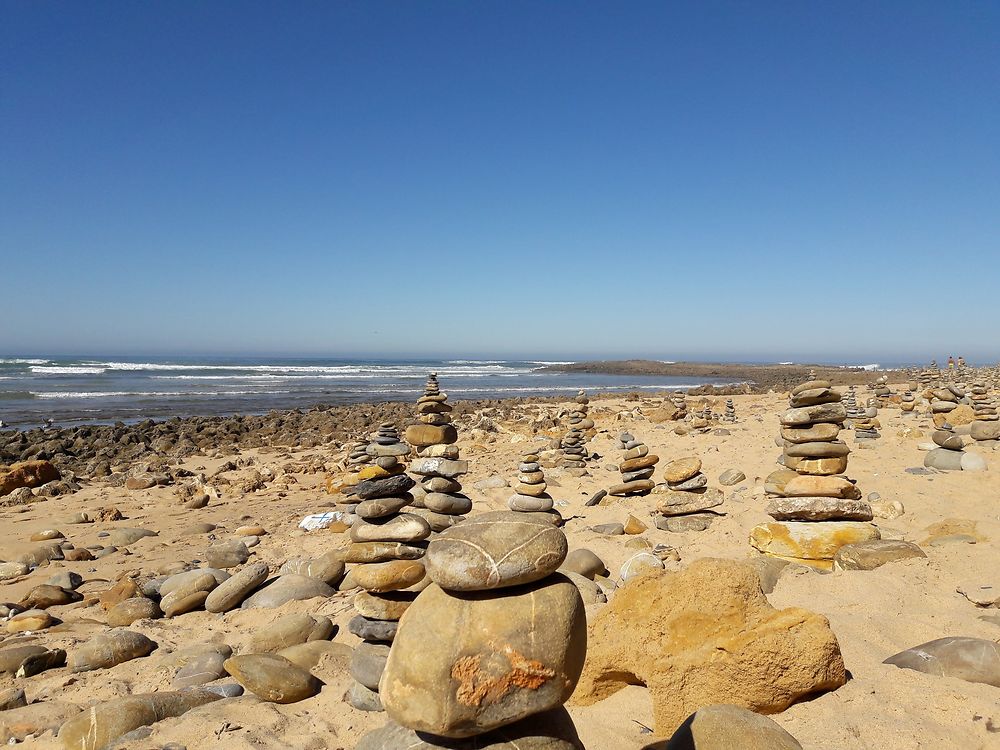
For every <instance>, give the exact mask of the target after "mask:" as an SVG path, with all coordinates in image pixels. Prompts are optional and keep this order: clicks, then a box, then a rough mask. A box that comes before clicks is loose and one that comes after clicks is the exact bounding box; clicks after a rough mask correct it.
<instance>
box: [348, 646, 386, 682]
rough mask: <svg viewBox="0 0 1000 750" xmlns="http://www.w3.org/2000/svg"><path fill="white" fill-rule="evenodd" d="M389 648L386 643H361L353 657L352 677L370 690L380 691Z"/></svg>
mask: <svg viewBox="0 0 1000 750" xmlns="http://www.w3.org/2000/svg"><path fill="white" fill-rule="evenodd" d="M388 658H389V646H387V645H386V644H384V643H367V642H365V643H360V644H358V646H357V647H356V648H355V649H354V653H353V654H352V655H351V676H352V677H353V678H354V679H355V680H357V681H358V682H360V683H361V684H362V685H364V686H365V687H366V688H368V689H369V690H378V681H379V679H380V678H381V677H382V672H383V671H385V662H386V660H387V659H388Z"/></svg>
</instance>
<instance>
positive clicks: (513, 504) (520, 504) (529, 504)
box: [507, 495, 554, 513]
mask: <svg viewBox="0 0 1000 750" xmlns="http://www.w3.org/2000/svg"><path fill="white" fill-rule="evenodd" d="M553 505H554V503H553V501H552V498H551V497H530V496H528V495H511V496H510V498H508V500H507V507H508V508H510V509H511V510H513V511H518V512H521V513H540V512H545V511H549V510H552V507H553Z"/></svg>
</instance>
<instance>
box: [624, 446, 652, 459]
mask: <svg viewBox="0 0 1000 750" xmlns="http://www.w3.org/2000/svg"><path fill="white" fill-rule="evenodd" d="M648 453H649V448H648V447H647V446H645V445H637V446H636V447H635V448H629V449H628V450H627V451H625V456H624V458H625V459H626V460H629V459H632V458H642V457H643V456H645V455H648Z"/></svg>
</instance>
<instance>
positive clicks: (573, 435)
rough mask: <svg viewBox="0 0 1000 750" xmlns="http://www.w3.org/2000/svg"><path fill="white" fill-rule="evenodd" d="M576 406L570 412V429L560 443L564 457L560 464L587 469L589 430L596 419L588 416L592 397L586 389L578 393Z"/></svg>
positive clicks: (566, 466)
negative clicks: (590, 397) (587, 432)
mask: <svg viewBox="0 0 1000 750" xmlns="http://www.w3.org/2000/svg"><path fill="white" fill-rule="evenodd" d="M575 401H576V408H574V409H573V411H571V412H570V413H569V429H568V430H567V432H566V435H565V436H563V439H562V441H561V443H560V446H559V447H560V448H561V449H562V458H561V459H560V461H559V465H560V466H562V467H563V468H567V469H585V468H586V467H587V464H586V460H587V448H586V447H585V446H586V443H587V434H586V431H587V430H591V429H593V428H594V420H592V419H590V418H589V417H587V405H588V404H589V403H590V399H589V398H587V394H586V393H585V392H584V391H580V392H579V393H577V394H576V399H575Z"/></svg>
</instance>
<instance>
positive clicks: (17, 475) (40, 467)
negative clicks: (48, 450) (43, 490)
mask: <svg viewBox="0 0 1000 750" xmlns="http://www.w3.org/2000/svg"><path fill="white" fill-rule="evenodd" d="M57 479H59V470H58V469H56V467H55V466H53V465H52V464H51V463H49V462H48V461H21V462H19V463H15V464H11V465H10V466H0V497H3V496H4V495H9V494H10V493H11V492H13V491H14V490H16V489H19V488H21V487H29V488H30V487H41V486H42V485H43V484H46V483H48V482H54V481H56V480H57Z"/></svg>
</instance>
